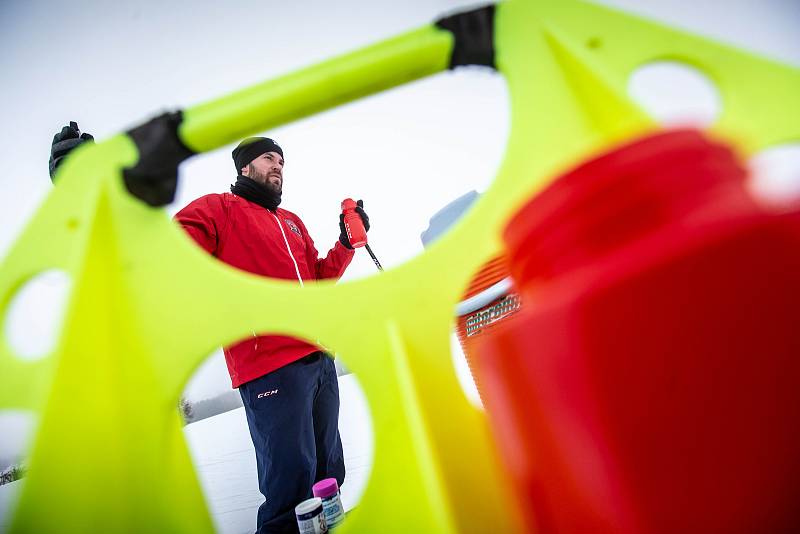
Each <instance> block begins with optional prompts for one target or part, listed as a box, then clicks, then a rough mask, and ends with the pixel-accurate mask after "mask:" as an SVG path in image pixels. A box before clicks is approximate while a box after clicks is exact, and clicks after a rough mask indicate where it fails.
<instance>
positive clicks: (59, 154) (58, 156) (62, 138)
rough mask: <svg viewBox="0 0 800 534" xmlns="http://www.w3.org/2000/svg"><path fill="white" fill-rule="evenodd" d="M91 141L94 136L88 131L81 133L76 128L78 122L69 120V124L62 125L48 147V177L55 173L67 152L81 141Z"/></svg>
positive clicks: (81, 142)
mask: <svg viewBox="0 0 800 534" xmlns="http://www.w3.org/2000/svg"><path fill="white" fill-rule="evenodd" d="M87 142H89V143H93V142H94V137H92V135H91V134H88V133H81V131H80V130H79V129H78V123H77V122H75V121H70V123H69V126H64V127H63V128H61V131H60V132H59V133H57V134H56V135H55V136H54V137H53V145H52V146H51V147H50V179H51V180H52V179H53V176H54V175H55V173H56V169H58V166H59V165H61V163H63V162H64V158H66V157H67V154H69V153H70V152H72V151H73V150H74V149H75V147H77V146H78V145H81V144H83V143H87Z"/></svg>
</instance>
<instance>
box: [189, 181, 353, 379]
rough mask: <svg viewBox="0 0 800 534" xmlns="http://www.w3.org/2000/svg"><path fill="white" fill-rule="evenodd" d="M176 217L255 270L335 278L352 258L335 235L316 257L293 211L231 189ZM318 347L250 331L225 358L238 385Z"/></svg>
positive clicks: (216, 252) (217, 251) (205, 242)
mask: <svg viewBox="0 0 800 534" xmlns="http://www.w3.org/2000/svg"><path fill="white" fill-rule="evenodd" d="M175 219H176V220H177V221H178V222H179V223H180V224H181V225H182V226H183V227H184V229H185V230H186V231H187V232H188V233H189V235H190V236H192V238H193V239H194V240H195V241H197V243H198V244H199V245H200V246H201V247H203V248H204V249H206V250H207V251H208V252H209V253H210V254H211V255H213V256H215V257H216V258H219V259H220V260H222V261H224V262H225V263H227V264H229V265H232V266H234V267H236V268H238V269H242V270H244V271H247V272H250V273H253V274H258V275H262V276H270V277H273V278H284V279H287V280H298V279H301V280H316V279H321V278H339V277H340V276H341V275H342V273H344V270H345V268H346V267H347V266H348V265H349V264H350V261H351V260H352V259H353V251H352V250H350V249H348V248H346V247H345V246H343V245H342V244H341V243H340V242H339V241H337V242H336V244H335V245H334V246H333V248H332V249H331V250H330V251H329V252H328V255H327V257H325V259H319V258H318V257H317V249H316V248H315V247H314V241H313V240H312V239H311V236H309V235H308V230H306V227H305V225H304V224H303V222H302V221H301V220H300V218H299V217H298V216H297V215H295V214H294V213H292V212H290V211H287V210H284V209H281V208H278V209H277V210H276V212H275V213H273V212H271V211H268V210H266V209H264V208H263V207H261V206H259V205H258V204H254V203H252V202H250V201H248V200H245V199H244V198H242V197H239V196H236V195H233V194H231V193H222V194H211V195H206V196H203V197H200V198H198V199H197V200H195V201H193V202H191V203H190V204H189V205H188V206H186V207H185V208H183V209H182V210H181V211H179V212H178V213H177V214H176V215H175ZM290 250H291V253H290ZM317 350H320V349H319V347H316V346H314V345H311V344H309V343H306V342H305V341H301V340H299V339H295V338H291V337H286V336H256V335H255V333H254V334H253V336H252V337H250V338H249V339H245V340H244V341H241V342H239V343H237V344H236V345H233V346H231V347H226V348H225V361H226V363H227V364H228V372H230V375H231V382H232V383H233V387H234V388H236V387H239V386H240V385H241V384H244V383H245V382H248V381H250V380H253V379H256V378H259V377H261V376H263V375H265V374H267V373H269V372H270V371H274V370H275V369H278V368H279V367H283V366H284V365H287V364H289V363H291V362H293V361H295V360H299V359H300V358H302V357H303V356H306V355H308V354H310V353H312V352H314V351H317Z"/></svg>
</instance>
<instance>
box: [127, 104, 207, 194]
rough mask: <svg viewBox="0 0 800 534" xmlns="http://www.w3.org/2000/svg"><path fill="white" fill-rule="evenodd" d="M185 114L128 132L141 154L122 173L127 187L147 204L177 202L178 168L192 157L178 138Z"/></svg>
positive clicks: (166, 115) (177, 113)
mask: <svg viewBox="0 0 800 534" xmlns="http://www.w3.org/2000/svg"><path fill="white" fill-rule="evenodd" d="M181 122H183V112H181V111H174V112H171V113H164V114H163V115H160V116H158V117H156V118H154V119H152V120H150V121H148V122H146V123H144V124H142V125H141V126H137V127H136V128H134V129H132V130H129V131H128V132H126V133H127V134H128V135H129V136H130V138H131V139H133V142H134V143H135V144H136V148H137V150H138V151H139V161H138V162H137V163H136V165H134V166H133V167H129V168H126V169H124V170H123V171H122V176H123V179H124V180H125V187H127V188H128V191H130V193H131V194H132V195H133V196H135V197H136V198H138V199H140V200H142V201H143V202H145V203H146V204H148V205H150V206H153V207H158V206H165V205H167V204H169V203H170V202H172V201H173V200H174V199H175V190H176V189H177V187H178V165H180V163H181V162H182V161H183V160H185V159H187V158H189V157H191V156H193V155H194V151H192V150H191V149H189V148H188V147H187V146H186V145H184V144H183V142H182V141H181V140H180V137H179V136H178V126H180V124H181Z"/></svg>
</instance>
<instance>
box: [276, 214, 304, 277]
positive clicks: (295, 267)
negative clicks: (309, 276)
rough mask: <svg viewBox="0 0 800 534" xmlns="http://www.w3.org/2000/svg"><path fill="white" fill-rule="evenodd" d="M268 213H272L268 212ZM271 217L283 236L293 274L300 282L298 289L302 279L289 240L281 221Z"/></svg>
mask: <svg viewBox="0 0 800 534" xmlns="http://www.w3.org/2000/svg"><path fill="white" fill-rule="evenodd" d="M270 213H272V212H271V211H270ZM272 216H273V217H275V222H277V223H278V228H280V230H281V235H282V236H283V242H284V243H286V252H288V253H289V257H290V258H292V263H293V264H294V272H296V273H297V280H298V281H299V282H300V287H304V286H303V278H302V277H301V276H300V268H299V267H298V266H297V262H296V261H295V259H294V254H292V248H291V247H290V246H289V240H288V239H286V232H284V231H283V225H282V224H281V220H280V219H278V216H277V215H276V214H274V213H272Z"/></svg>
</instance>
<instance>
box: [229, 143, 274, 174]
mask: <svg viewBox="0 0 800 534" xmlns="http://www.w3.org/2000/svg"><path fill="white" fill-rule="evenodd" d="M267 152H277V153H278V154H280V155H281V157H283V150H281V147H279V146H278V143H276V142H275V141H273V140H272V139H270V138H269V137H248V138H247V139H245V140H244V141H242V142H241V143H239V146H237V147H236V148H234V149H233V153H232V154H231V155H232V156H233V164H234V165H236V174H241V172H242V167H244V166H245V165H247V164H248V163H250V162H251V161H253V160H254V159H256V158H257V157H258V156H260V155H261V154H266V153H267Z"/></svg>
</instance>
